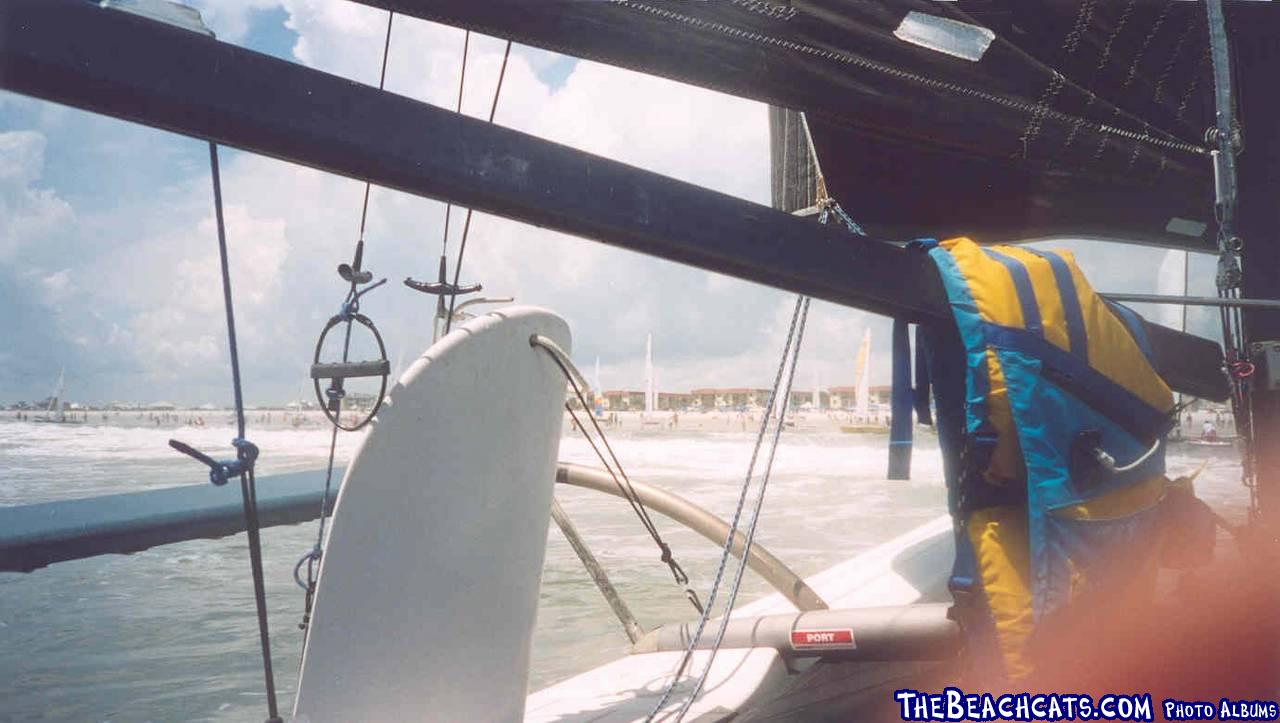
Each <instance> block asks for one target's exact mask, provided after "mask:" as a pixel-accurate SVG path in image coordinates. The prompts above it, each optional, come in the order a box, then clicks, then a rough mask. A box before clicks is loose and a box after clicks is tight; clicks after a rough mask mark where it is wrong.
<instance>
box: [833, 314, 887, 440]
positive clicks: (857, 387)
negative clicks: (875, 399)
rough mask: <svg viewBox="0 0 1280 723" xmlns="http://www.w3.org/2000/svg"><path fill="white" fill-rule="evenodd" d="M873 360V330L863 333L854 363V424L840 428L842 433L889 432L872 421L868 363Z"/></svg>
mask: <svg viewBox="0 0 1280 723" xmlns="http://www.w3.org/2000/svg"><path fill="white" fill-rule="evenodd" d="M870 358H871V329H867V330H865V331H864V332H863V333H862V346H861V347H859V348H858V357H857V359H856V360H855V361H854V370H853V393H854V394H855V395H856V399H857V401H856V405H857V406H856V407H854V423H853V424H850V425H844V426H841V427H840V431H841V432H850V433H857V432H878V433H883V432H887V431H888V429H887V428H886V427H885V426H884V425H882V424H879V423H878V421H875V420H872V419H871V375H870V374H868V373H867V361H868V360H869V359H870Z"/></svg>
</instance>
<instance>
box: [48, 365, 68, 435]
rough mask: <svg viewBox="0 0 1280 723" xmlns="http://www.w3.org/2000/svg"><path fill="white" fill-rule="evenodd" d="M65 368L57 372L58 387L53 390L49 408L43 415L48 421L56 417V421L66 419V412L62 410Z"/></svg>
mask: <svg viewBox="0 0 1280 723" xmlns="http://www.w3.org/2000/svg"><path fill="white" fill-rule="evenodd" d="M66 374H67V367H66V366H65V365H63V367H62V370H61V371H59V372H58V386H57V387H55V388H54V390H53V398H52V399H50V400H49V408H48V409H46V410H45V414H46V415H48V417H49V418H50V419H53V418H54V415H55V414H56V415H57V420H58V421H59V422H61V421H62V420H63V419H65V418H66V412H65V411H63V409H62V384H63V381H64V380H65V378H66Z"/></svg>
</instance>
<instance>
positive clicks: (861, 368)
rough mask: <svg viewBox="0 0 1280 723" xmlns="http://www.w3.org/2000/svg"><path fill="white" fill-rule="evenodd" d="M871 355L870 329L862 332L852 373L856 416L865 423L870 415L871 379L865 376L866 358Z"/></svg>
mask: <svg viewBox="0 0 1280 723" xmlns="http://www.w3.org/2000/svg"><path fill="white" fill-rule="evenodd" d="M870 355H871V329H870V328H867V329H865V330H864V331H863V332H862V346H861V347H859V348H858V360H857V362H855V365H856V366H855V367H854V371H853V388H854V394H855V395H856V399H857V404H858V416H859V417H861V418H862V421H864V422H865V421H867V418H868V416H869V415H870V413H871V404H870V403H871V400H870V398H869V397H870V396H871V377H870V375H868V374H867V358H868V357H869V356H870Z"/></svg>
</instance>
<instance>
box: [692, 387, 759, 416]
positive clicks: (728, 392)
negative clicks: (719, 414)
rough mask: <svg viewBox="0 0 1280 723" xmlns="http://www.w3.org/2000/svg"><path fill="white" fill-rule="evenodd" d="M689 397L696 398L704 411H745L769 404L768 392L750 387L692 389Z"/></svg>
mask: <svg viewBox="0 0 1280 723" xmlns="http://www.w3.org/2000/svg"><path fill="white" fill-rule="evenodd" d="M690 395H691V396H693V397H695V398H697V400H698V402H699V405H700V407H701V408H702V409H704V410H708V411H709V410H714V409H729V410H733V409H745V408H748V407H763V406H764V405H765V404H768V403H769V390H768V389H756V388H751V387H726V388H707V389H694V390H693V391H692V392H690Z"/></svg>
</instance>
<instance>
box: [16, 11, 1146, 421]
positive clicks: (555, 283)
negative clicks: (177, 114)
mask: <svg viewBox="0 0 1280 723" xmlns="http://www.w3.org/2000/svg"><path fill="white" fill-rule="evenodd" d="M271 5H272V3H270V2H267V0H236V1H235V2H224V1H223V0H218V2H206V3H204V4H203V6H202V9H204V11H205V17H206V20H207V21H208V22H209V23H210V24H211V25H212V26H214V28H215V30H216V31H217V32H219V34H220V36H221V37H223V38H224V39H231V40H235V39H237V38H243V37H245V36H246V34H247V32H248V29H249V25H248V23H249V22H250V21H251V20H252V18H253V17H254V13H255V12H256V11H257V10H259V9H262V8H264V7H269V6H271ZM282 5H283V7H284V9H285V10H286V12H287V14H288V20H287V24H288V27H289V28H290V29H291V30H293V31H294V32H296V33H297V34H298V40H297V42H296V45H295V47H294V51H293V52H294V54H295V56H296V58H297V60H298V61H299V62H303V63H306V64H309V65H311V66H314V67H316V68H319V69H322V70H325V71H326V72H331V73H337V74H340V75H343V76H345V77H349V78H353V79H355V80H358V81H359V82H363V83H367V84H371V85H376V84H377V81H378V71H379V65H380V61H381V49H382V39H383V33H384V31H385V27H386V18H387V15H386V13H385V12H383V11H379V10H375V9H371V8H368V7H365V6H361V5H357V4H354V3H349V2H339V1H337V0H333V1H325V2H319V1H316V0H283V2H282ZM394 27H395V31H394V34H393V38H392V44H391V55H390V60H389V64H388V78H387V88H388V89H389V90H390V91H392V92H396V93H401V94H404V95H407V96H411V97H414V98H417V99H420V100H425V101H427V102H431V103H434V104H437V105H440V106H443V107H448V108H452V107H453V104H454V102H455V98H456V93H457V82H458V74H459V72H460V70H461V49H462V42H463V32H462V31H461V30H458V29H455V28H448V27H444V26H440V25H435V24H431V23H425V22H422V21H419V20H416V19H412V18H406V17H403V16H397V18H396V20H395V26H394ZM503 47H504V43H503V41H500V40H496V39H493V38H485V37H481V36H475V35H473V36H472V40H471V45H470V50H471V55H470V57H469V60H468V66H467V87H466V93H465V96H464V103H463V107H464V111H465V112H466V113H468V114H470V115H472V116H477V117H484V116H487V114H488V110H489V104H490V102H491V99H492V93H493V89H494V83H495V81H496V78H497V75H498V68H499V66H500V64H501V59H502V51H503ZM531 61H532V62H531ZM548 62H549V61H548V59H547V57H545V54H541V55H539V54H537V53H528V52H524V51H522V50H519V49H517V51H515V52H513V53H512V55H511V58H510V62H509V65H508V68H507V71H506V80H505V83H504V86H503V90H502V96H501V101H500V104H499V108H498V113H497V122H498V123H500V124H502V125H505V126H508V127H512V128H516V129H519V130H521V131H525V132H528V133H532V134H535V135H538V136H541V137H543V138H547V139H549V140H552V141H555V142H558V143H564V144H567V145H571V146H574V147H576V148H579V149H583V150H586V151H589V152H592V153H596V154H600V155H603V156H606V157H609V158H614V159H617V160H620V161H623V162H626V163H630V164H633V165H636V166H639V167H642V168H646V169H650V170H653V171H657V172H660V173H664V174H667V175H670V176H673V177H675V178H679V179H682V180H686V181H690V182H693V183H697V184H699V185H703V186H707V187H710V188H713V189H716V190H719V191H722V192H725V193H729V194H733V195H736V196H739V197H742V198H747V199H750V200H753V201H756V202H762V203H765V202H767V201H768V192H769V177H768V171H769V167H768V128H767V114H766V109H765V107H764V106H763V105H761V104H758V103H755V102H752V101H746V100H742V99H738V98H733V97H730V96H726V95H723V94H719V93H715V92H711V91H706V90H702V89H698V88H693V87H690V86H686V85H682V84H679V83H675V82H672V81H667V80H663V79H660V78H654V77H650V76H645V75H641V74H638V73H632V72H628V71H624V70H619V69H616V68H610V67H607V66H604V65H600V64H597V63H593V62H588V61H580V62H578V63H577V64H576V65H575V66H574V67H573V71H572V73H571V74H570V75H569V76H568V77H567V78H566V79H565V81H564V82H563V84H560V83H557V84H556V85H555V87H554V88H553V87H551V86H549V85H548V84H547V83H545V82H543V80H541V79H539V76H538V71H539V70H543V69H545V67H546V64H547V63H548ZM533 63H536V64H538V67H535V65H534V64H533ZM110 130H111V129H107V131H110ZM107 131H102V132H103V133H106V132H107ZM424 132H427V131H426V130H425V129H424ZM94 147H95V149H96V150H97V156H98V157H102V158H104V159H106V160H107V161H109V162H107V163H105V164H104V165H106V166H108V167H107V168H106V170H105V171H103V172H102V176H103V177H102V178H101V181H100V182H101V183H103V184H110V183H111V182H112V175H111V174H112V168H111V167H110V166H111V165H112V163H111V162H110V161H112V160H113V159H114V161H113V162H114V164H115V165H116V166H118V167H120V168H124V167H126V166H131V167H134V168H136V166H137V164H136V160H137V158H136V151H135V150H126V149H134V148H135V146H132V145H129V144H123V145H117V146H114V147H113V146H112V145H111V144H110V143H108V142H106V139H105V138H104V139H103V142H102V143H97V142H95V145H94ZM43 150H44V136H42V135H41V134H40V133H33V132H19V133H5V134H0V204H4V205H3V206H2V207H0V212H3V213H2V215H0V261H3V260H6V255H8V256H12V254H13V253H15V250H14V249H16V248H17V246H18V245H19V244H20V243H23V242H25V239H28V238H30V237H32V236H33V235H34V236H38V235H39V233H35V234H33V233H30V232H27V231H24V229H28V230H29V229H35V230H37V231H40V230H42V232H44V233H46V235H47V234H48V233H52V232H53V231H54V230H57V229H62V230H64V231H65V230H66V229H67V228H71V229H72V230H74V231H75V232H76V233H78V234H79V235H80V238H79V239H78V240H79V242H80V244H81V247H82V248H85V249H89V248H94V249H100V250H96V251H94V252H92V253H90V252H88V251H85V252H84V253H82V257H80V258H70V259H68V258H63V259H62V261H61V262H60V263H59V264H57V265H53V264H47V266H48V268H44V267H43V266H41V267H40V270H39V274H40V275H39V276H38V277H36V278H40V279H44V280H45V281H43V282H41V283H42V284H43V286H44V287H45V291H46V292H47V293H49V294H52V295H53V296H49V297H47V298H49V299H52V298H54V297H55V296H56V297H57V300H58V303H60V304H61V305H62V306H63V307H64V308H66V309H67V311H66V314H77V315H78V316H79V317H81V318H82V319H84V320H85V321H84V323H83V324H82V325H81V326H79V327H77V329H76V330H75V331H74V333H73V332H70V331H68V332H66V333H65V334H64V336H65V337H67V338H79V339H87V340H89V341H90V344H91V346H95V345H96V346H95V348H98V349H104V350H106V349H110V350H115V353H117V354H118V355H120V358H122V359H124V360H126V362H127V363H128V364H130V365H132V367H131V368H132V369H133V371H134V372H135V375H134V376H132V377H130V378H133V379H146V380H147V383H148V385H149V386H155V385H161V388H154V389H152V388H148V389H145V390H144V389H133V390H130V393H132V394H134V395H136V396H143V397H156V396H164V397H176V398H179V399H181V398H182V397H183V395H184V394H188V395H203V394H213V393H214V391H217V392H219V393H225V391H226V379H227V375H226V366H225V365H226V342H225V330H224V321H223V317H222V297H221V293H222V292H221V287H220V283H219V277H218V261H217V255H216V245H215V244H216V236H215V233H214V228H213V222H212V216H211V201H210V198H209V179H208V171H207V168H205V167H203V165H200V166H197V167H196V168H195V169H194V170H193V171H191V175H190V177H189V178H187V179H186V180H185V181H183V182H181V183H177V184H168V185H167V187H164V188H161V189H159V190H157V191H155V192H149V194H148V195H147V196H146V197H142V196H139V197H137V198H135V199H132V202H130V203H124V204H121V205H120V207H119V208H117V209H114V210H112V211H109V212H102V213H99V214H97V215H95V216H94V217H93V218H87V219H81V220H80V221H79V226H78V227H77V226H75V225H74V224H73V223H72V222H73V221H75V220H76V219H75V216H74V214H73V213H72V211H71V208H70V206H68V205H67V204H66V203H64V202H63V201H61V200H59V199H58V197H57V195H56V194H55V193H54V192H53V191H50V190H45V189H41V188H39V187H38V185H37V183H38V181H39V180H40V178H41V176H42V172H43V171H42V169H43ZM130 154H133V155H130ZM192 157H193V158H197V157H196V156H194V154H193V156H192ZM188 160H190V159H188ZM148 162H151V163H155V164H159V163H161V162H164V163H168V161H167V160H165V161H156V160H154V159H148ZM202 163H203V162H202V161H201V164H202ZM166 167H170V166H166ZM121 172H123V171H121ZM223 192H224V195H225V202H226V217H227V231H228V243H229V247H230V251H231V260H232V268H233V287H234V291H235V299H236V315H237V322H238V329H239V332H240V343H241V355H242V361H243V363H244V370H245V381H246V385H247V390H246V391H247V394H248V396H249V398H251V399H260V400H264V401H267V400H283V399H286V398H292V397H295V396H296V394H297V383H298V380H299V379H300V378H301V376H302V370H303V369H305V368H306V366H307V364H308V363H309V362H310V358H311V353H312V345H313V344H314V340H315V335H316V334H318V333H319V331H320V328H321V327H322V325H323V324H324V322H325V320H326V319H327V318H328V317H329V315H330V314H332V313H334V312H335V311H336V310H337V306H338V304H339V302H340V301H341V299H342V297H343V294H344V293H345V285H344V284H343V283H342V282H341V281H340V280H339V279H338V278H337V275H336V274H335V273H334V267H335V266H336V265H337V264H338V263H339V262H341V261H346V260H349V259H350V255H351V252H352V247H353V244H354V242H355V240H356V235H357V232H358V223H359V213H360V200H361V197H362V193H363V186H362V184H360V183H358V182H355V181H352V180H349V179H344V178H339V177H335V176H329V175H326V174H323V173H320V172H317V171H313V170H310V169H305V168H301V167H297V166H292V165H289V164H286V163H282V162H279V161H275V160H271V159H267V158H263V157H256V156H252V155H248V154H243V153H233V152H228V153H226V154H225V155H224V157H223ZM157 198H160V199H162V200H161V201H157V200H155V199H157ZM598 202H600V203H607V202H608V199H607V196H606V194H605V193H603V189H601V193H600V196H599V198H598ZM462 217H463V214H462V212H461V211H459V210H458V209H455V213H454V215H453V222H452V225H451V228H452V238H451V240H450V242H449V259H450V265H451V267H452V262H453V261H454V260H455V259H456V255H457V252H458V245H459V240H460V231H461V227H462ZM443 218H444V206H443V204H440V203H437V202H434V201H429V200H425V199H420V198H416V197H412V196H407V195H404V194H400V193H396V192H392V191H387V190H385V189H374V191H373V193H372V195H371V198H370V215H369V220H368V229H367V233H366V239H367V244H368V245H367V250H366V257H365V258H366V265H367V267H368V268H371V269H372V270H373V271H374V272H375V273H376V274H378V275H380V276H381V275H385V276H388V277H390V283H389V284H388V286H387V287H386V288H383V289H379V290H377V291H375V292H374V293H373V294H371V295H370V296H369V297H367V300H366V302H365V305H364V309H365V311H366V312H367V313H368V314H369V315H370V316H372V317H373V318H374V319H375V320H376V321H377V322H378V323H379V326H380V328H381V329H382V331H383V333H384V336H386V338H387V342H388V347H389V350H390V352H391V356H392V357H393V362H394V361H396V359H398V358H402V357H404V358H408V357H412V356H413V355H414V354H416V353H417V352H418V351H419V350H421V349H422V348H424V347H425V345H426V344H427V343H428V342H429V341H430V327H431V324H430V315H431V314H432V312H433V310H434V299H433V298H428V297H423V296H421V295H416V294H414V293H413V292H410V291H408V290H407V289H405V288H404V287H403V286H401V285H400V281H401V279H402V278H403V277H405V276H415V277H417V278H420V279H421V278H434V276H435V272H436V265H437V259H438V255H439V253H440V240H441V228H442V225H443ZM700 222H702V223H705V222H706V220H705V219H689V223H700ZM90 239H92V240H93V241H92V243H90ZM67 255H70V254H64V256H67ZM1086 261H1087V262H1090V263H1092V261H1093V258H1092V256H1090V257H1089V258H1088V259H1086ZM1130 273H1132V271H1131V272H1130ZM462 278H463V280H464V281H481V282H483V283H484V285H485V292H484V293H485V295H488V296H515V297H516V298H517V299H518V300H519V301H520V302H523V303H533V304H539V305H543V306H546V307H548V308H551V309H553V310H555V311H557V312H559V313H561V314H562V315H564V316H565V317H566V318H567V319H568V320H569V322H570V324H571V326H572V328H573V331H574V336H575V344H574V347H575V354H576V355H577V358H578V360H579V362H580V363H582V364H583V365H584V366H585V367H590V366H591V365H592V363H593V362H594V358H595V356H597V355H599V356H600V357H601V358H602V376H603V377H604V383H605V384H606V385H607V386H610V387H622V386H638V385H639V384H640V380H641V379H642V367H643V360H642V356H643V350H644V338H645V335H646V334H647V333H650V332H652V333H654V337H655V354H656V355H657V359H658V366H659V373H660V375H661V376H660V382H661V384H662V386H664V387H666V388H668V389H680V388H689V387H693V386H709V385H745V384H750V385H756V384H761V385H763V384H768V383H769V382H770V381H772V379H773V373H774V369H775V366H776V364H777V360H778V354H779V352H780V349H781V346H782V342H783V339H784V338H785V333H786V329H787V324H788V323H789V321H790V312H791V307H792V302H793V299H794V297H793V296H792V295H790V294H788V293H784V292H780V291H776V290H770V289H765V288H762V287H759V286H756V285H752V284H748V283H745V282H741V281H738V280H734V279H730V278H728V277H724V276H717V275H714V274H708V273H704V272H701V271H698V270H695V269H690V268H687V267H681V266H678V265H676V264H672V263H667V262H662V261H658V260H655V259H652V258H649V257H645V256H642V255H639V254H635V253H631V252H626V251H621V250H618V249H614V248H610V247H608V246H605V245H602V244H599V243H596V242H592V241H586V240H582V239H577V238H572V237H569V236H565V235H562V234H558V233H554V232H551V231H548V230H545V229H538V228H532V227H529V226H525V225H522V224H518V223H515V222H511V221H507V220H504V219H500V218H495V217H491V216H487V215H483V214H477V215H476V216H475V218H474V220H473V223H472V229H471V235H470V240H469V242H468V250H467V261H466V265H465V269H464V272H463V274H462ZM90 280H91V281H90ZM867 326H870V327H871V328H872V329H873V335H874V337H875V349H874V352H873V362H872V375H873V379H872V383H875V384H880V383H887V382H888V381H889V365H888V357H889V354H888V347H889V333H888V331H889V325H888V322H887V320H885V319H883V318H880V317H874V316H872V315H869V314H866V313H863V312H860V311H856V310H852V309H846V308H843V307H838V306H835V305H832V304H824V303H815V304H814V305H813V308H812V310H811V313H810V319H809V325H808V329H807V331H806V340H805V346H804V350H803V352H802V354H801V366H800V369H799V371H798V374H797V383H798V384H799V385H800V386H802V387H804V388H806V389H807V388H808V387H809V386H811V385H812V381H813V378H814V376H815V375H814V372H815V371H816V372H817V376H819V377H820V379H821V381H822V383H823V385H824V386H831V385H841V384H851V383H852V381H853V359H854V356H855V354H856V352H857V346H858V344H859V342H860V341H861V338H862V332H863V329H864V328H866V327H867ZM162 382H166V383H168V386H162ZM124 395H125V394H124V391H123V390H122V393H121V395H120V396H124ZM112 396H117V395H115V394H112ZM207 399H208V398H207V397H206V398H199V397H197V398H193V399H192V401H201V402H202V401H206V400H207Z"/></svg>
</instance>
